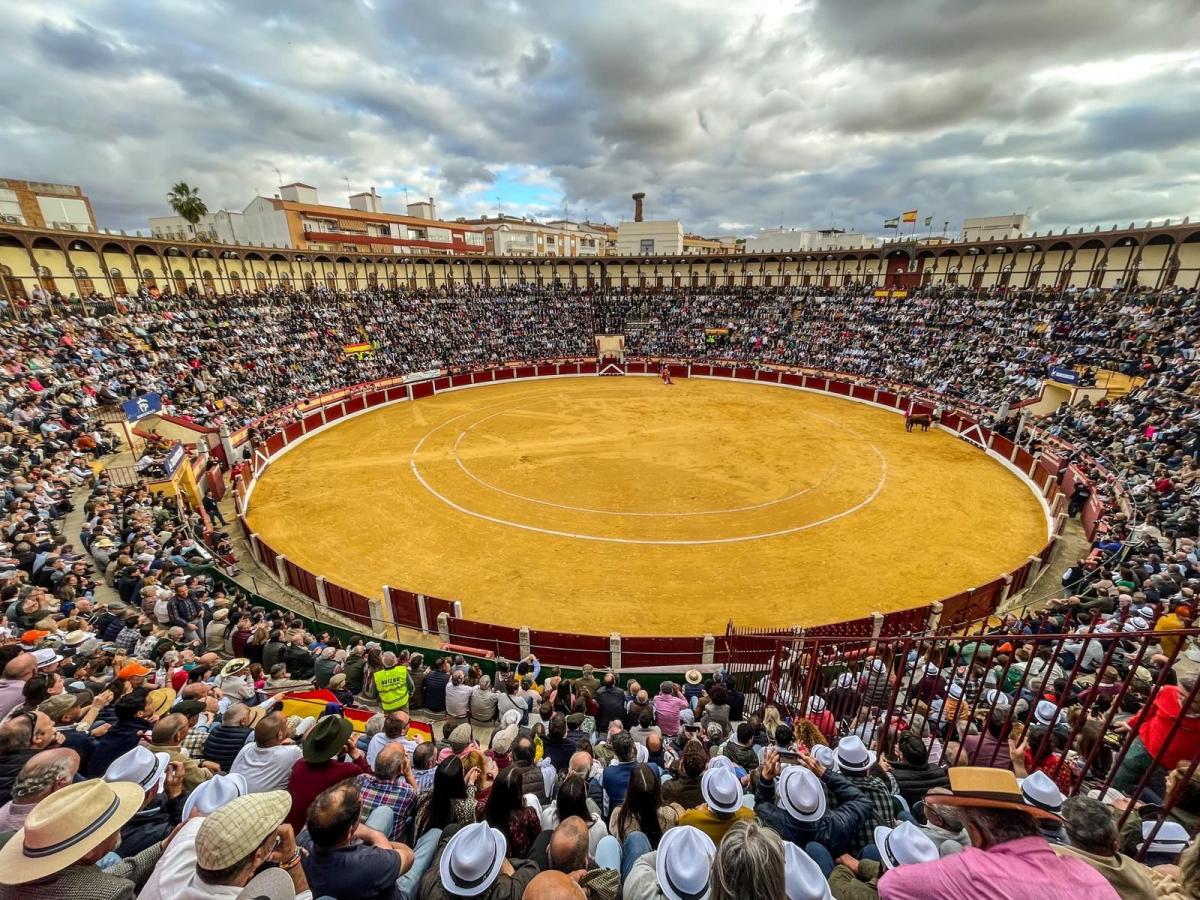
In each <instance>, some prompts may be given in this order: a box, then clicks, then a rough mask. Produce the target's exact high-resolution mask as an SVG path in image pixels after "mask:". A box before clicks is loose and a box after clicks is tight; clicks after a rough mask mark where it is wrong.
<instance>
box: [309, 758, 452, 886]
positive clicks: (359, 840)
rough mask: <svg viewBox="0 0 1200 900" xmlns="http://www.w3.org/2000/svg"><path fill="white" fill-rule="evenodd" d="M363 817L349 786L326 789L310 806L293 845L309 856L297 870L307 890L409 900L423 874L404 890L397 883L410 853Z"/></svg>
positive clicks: (408, 863) (409, 861)
mask: <svg viewBox="0 0 1200 900" xmlns="http://www.w3.org/2000/svg"><path fill="white" fill-rule="evenodd" d="M362 811H363V803H362V798H361V796H360V793H359V788H358V785H357V784H355V783H354V782H353V781H344V782H340V783H338V784H335V785H333V786H332V787H329V788H326V789H325V790H324V791H322V792H321V793H320V794H318V795H317V797H316V799H315V800H313V802H312V805H311V806H310V807H309V809H308V819H307V827H306V829H305V831H303V832H302V833H301V834H300V837H299V838H298V839H297V842H296V843H297V845H298V846H300V847H301V848H303V849H304V850H306V851H308V855H307V856H304V857H303V858H302V865H303V866H304V874H305V876H306V877H307V879H308V883H309V886H310V888H311V890H312V891H313V892H314V894H315V895H317V896H330V897H361V898H364V900H398V898H399V897H400V896H402V894H408V895H411V891H412V886H415V884H416V883H417V882H418V881H419V880H420V875H422V874H424V872H421V873H412V874H413V875H414V877H413V878H412V879H409V880H408V882H406V884H405V885H403V886H402V885H401V884H400V883H398V879H400V878H401V876H403V875H405V874H406V873H411V870H412V868H413V862H414V860H413V852H412V850H410V849H409V848H408V847H406V846H405V845H404V844H398V843H393V842H392V841H391V840H390V839H389V838H388V837H387V835H385V834H383V833H381V832H380V831H377V830H376V829H374V828H371V827H370V826H369V825H364V824H362V823H361V822H360V819H361V815H362ZM430 847H431V848H432V842H430ZM431 855H432V854H431ZM426 864H428V860H426ZM405 887H407V891H406V890H405V889H404V888H405Z"/></svg>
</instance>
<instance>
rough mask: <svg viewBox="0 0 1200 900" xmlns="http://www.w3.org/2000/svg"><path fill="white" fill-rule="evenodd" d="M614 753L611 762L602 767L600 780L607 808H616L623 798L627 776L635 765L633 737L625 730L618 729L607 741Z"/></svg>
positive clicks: (627, 785)
mask: <svg viewBox="0 0 1200 900" xmlns="http://www.w3.org/2000/svg"><path fill="white" fill-rule="evenodd" d="M609 743H610V745H611V746H612V752H613V755H614V759H613V762H611V763H609V764H608V765H607V766H606V767H605V769H604V775H603V776H602V778H601V781H602V783H603V785H604V796H605V802H606V804H607V808H608V809H609V810H613V809H616V808H617V807H618V806H620V805H621V803H622V802H623V801H624V800H625V791H626V790H627V789H628V787H629V777H630V775H631V774H632V773H633V768H634V766H636V765H637V759H636V756H637V753H636V751H635V749H634V748H635V746H636V745H635V744H634V743H633V738H631V737H630V736H629V732H627V731H619V732H617V734H616V735H614V736H613V738H612V740H611V741H610V742H609Z"/></svg>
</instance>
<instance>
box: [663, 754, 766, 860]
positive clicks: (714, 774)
mask: <svg viewBox="0 0 1200 900" xmlns="http://www.w3.org/2000/svg"><path fill="white" fill-rule="evenodd" d="M700 793H701V795H702V796H703V797H704V803H703V805H701V806H697V807H696V808H694V809H689V810H688V811H687V812H685V813H684V814H683V815H682V816H680V817H679V824H680V825H691V826H692V827H693V828H699V829H700V830H701V831H703V832H704V833H705V834H707V835H708V836H709V837H710V838H712V842H713V843H714V844H719V843H721V838H723V837H725V832H727V831H728V830H729V829H730V828H732V827H733V826H734V825H735V824H736V823H737V822H745V821H749V820H751V819H753V818H754V810H752V809H751V808H750V807H748V806H746V805H744V803H743V798H742V783H741V781H740V780H738V777H737V775H735V774H734V773H733V771H732V770H731V769H729V768H728V767H727V766H715V767H713V768H711V769H708V770H706V771H705V773H704V774H703V775H702V776H701V777H700Z"/></svg>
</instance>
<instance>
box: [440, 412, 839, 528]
mask: <svg viewBox="0 0 1200 900" xmlns="http://www.w3.org/2000/svg"><path fill="white" fill-rule="evenodd" d="M514 412H516V413H519V412H521V408H520V407H517V408H515V409H502V410H500V412H497V413H492V414H491V415H489V416H484V417H483V418H482V419H480V420H479V421H477V422H473V423H472V424H470V425H468V426H467V428H466V430H465V431H462V432H460V433H459V435H458V439H457V440H456V441H455V442H454V448H453V450H452V453H453V455H454V462H455V463H457V464H458V467H459V468H460V469H461V470H462V472H463V474H464V475H466V476H467V477H468V478H470V479H471V480H472V481H474V482H475V483H476V484H478V485H479V486H480V487H484V488H487V489H488V490H489V491H495V492H496V493H498V494H504V495H505V496H506V497H512V498H513V499H514V500H522V501H524V502H525V503H536V504H538V505H539V506H550V507H553V508H555V509H565V510H568V511H570V512H581V513H592V514H595V515H600V516H639V517H644V518H653V519H676V518H684V517H689V516H720V515H729V514H730V513H740V512H752V511H754V510H757V509H766V508H767V507H768V506H777V505H778V504H780V503H786V502H788V501H789V500H795V499H796V498H797V497H803V496H804V495H805V494H807V493H809V492H810V491H815V490H816V489H817V488H819V487H820V486H821V485H822V484H824V483H825V482H826V481H828V480H829V478H830V477H831V476H832V475H833V474H834V473H835V472H837V462H834V463H832V464H831V465H830V466H829V468H828V469H826V470H825V472H824V473H823V474H822V475H821V477H820V478H818V479H817V481H816V482H815V483H814V484H812V485H811V486H809V487H806V488H802V489H800V490H798V491H794V492H792V493H790V494H787V495H785V496H783V497H779V498H777V499H775V500H766V501H764V502H762V503H755V504H753V505H752V506H735V507H732V508H730V509H702V510H698V511H694V512H626V511H625V510H621V509H598V508H596V507H592V506H572V505H571V504H569V503H555V502H553V501H551V500H539V499H538V498H537V497H527V496H525V495H524V494H518V493H516V492H514V491H510V490H506V489H505V488H502V487H500V486H499V485H497V484H492V483H491V482H490V481H487V480H486V479H483V478H480V477H479V476H478V475H476V474H475V473H474V472H472V471H471V470H470V469H469V468H467V465H466V463H464V462H463V461H462V458H461V457H460V456H459V455H458V446H459V444H461V443H462V441H463V438H465V437H466V436H467V434H468V432H470V431H471V429H473V428H475V427H476V426H478V425H482V424H483V423H484V422H488V421H490V420H492V419H495V418H497V417H499V416H507V415H511V414H512V413H514ZM804 414H805V415H812V416H815V417H816V418H819V419H825V417H824V416H821V415H818V414H816V413H810V412H805V413H804ZM825 421H830V420H828V419H825Z"/></svg>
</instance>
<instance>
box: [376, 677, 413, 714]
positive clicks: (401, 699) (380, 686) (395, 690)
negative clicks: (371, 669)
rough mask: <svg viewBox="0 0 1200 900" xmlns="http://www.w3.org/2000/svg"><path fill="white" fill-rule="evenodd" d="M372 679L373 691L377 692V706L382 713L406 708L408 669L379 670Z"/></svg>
mask: <svg viewBox="0 0 1200 900" xmlns="http://www.w3.org/2000/svg"><path fill="white" fill-rule="evenodd" d="M373 677H374V679H375V689H376V690H377V691H379V705H380V706H382V707H383V711H384V712H393V711H394V710H397V709H400V708H402V707H405V706H408V669H407V668H406V667H405V666H393V667H392V668H390V669H380V670H378V671H377V672H376V673H375V675H374V676H373Z"/></svg>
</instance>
